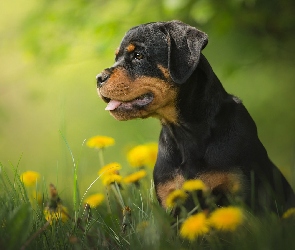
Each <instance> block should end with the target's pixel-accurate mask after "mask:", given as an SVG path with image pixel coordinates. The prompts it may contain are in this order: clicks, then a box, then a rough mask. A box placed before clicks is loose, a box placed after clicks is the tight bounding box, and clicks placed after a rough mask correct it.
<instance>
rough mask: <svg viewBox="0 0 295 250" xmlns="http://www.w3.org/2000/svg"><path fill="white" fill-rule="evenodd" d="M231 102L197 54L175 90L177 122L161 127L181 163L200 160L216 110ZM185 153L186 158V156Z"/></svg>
mask: <svg viewBox="0 0 295 250" xmlns="http://www.w3.org/2000/svg"><path fill="white" fill-rule="evenodd" d="M233 102H234V101H233V99H232V96H231V95H229V94H228V93H227V92H226V91H225V90H224V88H223V86H222V84H221V82H220V81H219V79H218V78H217V76H216V75H215V74H214V72H213V70H212V68H211V66H210V64H209V63H208V61H207V59H206V58H205V57H204V56H203V55H201V57H200V62H199V64H198V67H197V68H196V70H195V71H194V73H193V75H192V76H191V77H190V78H189V79H188V81H187V82H186V83H184V84H183V85H181V87H180V89H179V94H178V103H177V108H178V122H177V123H176V124H175V123H170V124H169V123H168V124H162V135H164V134H165V136H166V138H167V137H169V138H170V140H172V141H174V143H173V144H174V145H175V147H176V148H178V150H177V151H176V152H178V154H179V157H180V158H182V159H181V161H182V162H183V161H184V159H190V160H192V161H197V160H199V159H201V158H203V156H204V154H205V151H206V148H207V145H208V143H209V141H210V138H211V136H212V134H211V133H212V127H213V126H214V124H215V122H214V119H215V118H216V116H217V115H218V114H219V111H220V110H219V109H220V107H222V106H223V105H222V104H224V103H230V105H232V104H233ZM233 105H234V104H233ZM176 152H175V153H176ZM187 154H189V155H190V157H186V155H187ZM192 155H193V156H192ZM188 165H190V164H188Z"/></svg>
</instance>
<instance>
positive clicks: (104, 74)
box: [96, 70, 110, 88]
mask: <svg viewBox="0 0 295 250" xmlns="http://www.w3.org/2000/svg"><path fill="white" fill-rule="evenodd" d="M109 77H110V73H109V71H107V70H104V71H103V72H101V73H100V74H98V75H97V76H96V82H97V87H98V88H100V87H101V86H102V85H103V84H104V83H105V81H106V80H108V78H109Z"/></svg>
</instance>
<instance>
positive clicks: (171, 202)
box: [166, 189, 187, 208]
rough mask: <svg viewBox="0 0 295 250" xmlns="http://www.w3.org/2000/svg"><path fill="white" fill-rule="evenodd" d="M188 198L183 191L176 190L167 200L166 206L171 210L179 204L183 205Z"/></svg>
mask: <svg viewBox="0 0 295 250" xmlns="http://www.w3.org/2000/svg"><path fill="white" fill-rule="evenodd" d="M186 198H187V194H186V193H185V192H184V191H183V190H180V189H176V190H174V191H172V192H171V193H170V194H169V195H168V197H167V199H166V206H167V207H170V208H171V207H174V206H176V205H178V204H182V203H183V202H184V201H185V199H186Z"/></svg>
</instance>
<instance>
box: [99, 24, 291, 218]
mask: <svg viewBox="0 0 295 250" xmlns="http://www.w3.org/2000/svg"><path fill="white" fill-rule="evenodd" d="M207 43H208V37H207V35H206V34H205V33H204V32H202V31H200V30H198V29H196V28H194V27H191V26H189V25H187V24H185V23H182V22H180V21H170V22H154V23H147V24H143V25H139V26H136V27H133V28H131V29H130V30H129V31H128V32H127V33H126V35H125V37H124V38H123V40H122V42H121V45H120V47H119V48H118V49H117V51H116V53H115V54H116V59H115V64H114V65H113V66H112V67H110V68H107V69H105V70H103V71H102V72H101V73H100V74H99V75H97V90H98V94H99V96H100V97H101V98H102V100H103V101H105V102H106V103H107V106H106V110H109V112H110V113H111V115H112V116H113V117H115V118H116V119H117V120H120V121H125V120H129V119H134V118H147V117H156V118H158V119H159V120H160V122H161V124H162V130H161V133H160V138H159V152H158V156H157V161H156V165H155V168H154V183H155V188H156V194H157V198H158V200H159V202H160V204H161V205H162V206H163V207H166V198H167V196H168V194H169V193H170V192H171V191H173V190H175V189H178V188H181V186H182V183H183V182H184V181H185V180H187V179H200V180H202V181H203V182H204V183H205V184H206V185H207V186H208V187H209V188H210V190H211V191H212V193H213V194H215V195H216V197H217V198H216V203H217V204H218V205H221V206H222V205H225V203H226V200H228V199H226V198H228V197H229V196H231V195H237V194H238V195H239V196H241V197H243V199H244V200H245V202H246V204H248V205H249V206H250V207H251V208H252V209H254V210H257V209H259V210H260V209H269V208H272V209H275V211H276V212H277V211H279V212H283V211H284V210H285V209H286V206H287V203H288V201H290V200H292V202H293V201H294V200H295V198H294V192H293V190H292V188H291V186H290V185H289V183H288V182H287V181H286V179H285V178H284V176H283V175H282V174H281V173H280V171H279V170H278V169H277V167H276V166H275V165H274V164H273V163H272V162H271V161H270V159H269V158H268V155H267V152H266V150H265V148H264V146H263V145H262V143H261V142H260V140H259V138H258V136H257V128H256V125H255V123H254V121H253V119H252V118H251V116H250V114H249V113H248V111H247V110H246V108H245V107H244V105H243V104H242V102H241V100H240V99H239V98H237V97H235V96H233V95H230V94H228V93H227V92H226V91H225V89H224V88H223V86H222V84H221V82H220V81H219V79H218V78H217V76H216V75H215V74H214V72H213V70H212V68H211V66H210V64H209V63H208V61H207V60H206V58H205V56H204V55H203V54H202V53H201V51H202V50H203V49H204V48H205V47H206V45H207ZM292 202H291V203H292Z"/></svg>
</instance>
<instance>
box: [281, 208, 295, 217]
mask: <svg viewBox="0 0 295 250" xmlns="http://www.w3.org/2000/svg"><path fill="white" fill-rule="evenodd" d="M289 218H294V219H295V207H292V208H289V209H288V210H287V211H286V212H285V213H284V214H283V219H289Z"/></svg>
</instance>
